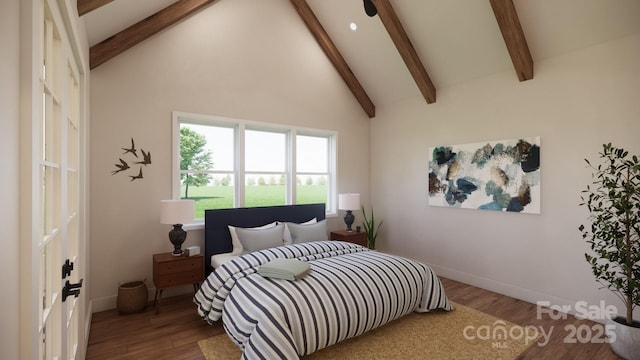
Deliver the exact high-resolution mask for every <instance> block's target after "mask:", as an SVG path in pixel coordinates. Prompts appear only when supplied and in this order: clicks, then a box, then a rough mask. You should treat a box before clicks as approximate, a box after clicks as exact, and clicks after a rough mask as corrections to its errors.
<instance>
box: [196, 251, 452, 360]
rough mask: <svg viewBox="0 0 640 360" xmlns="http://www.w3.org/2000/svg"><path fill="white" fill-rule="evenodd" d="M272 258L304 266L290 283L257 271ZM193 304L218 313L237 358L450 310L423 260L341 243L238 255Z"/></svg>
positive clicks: (304, 349)
mask: <svg viewBox="0 0 640 360" xmlns="http://www.w3.org/2000/svg"><path fill="white" fill-rule="evenodd" d="M275 258H291V259H293V258H297V259H300V260H303V261H307V262H309V264H310V266H311V270H310V271H309V273H308V274H307V275H305V276H304V277H303V278H302V279H300V280H296V281H287V280H279V279H269V278H263V277H262V276H260V275H259V274H258V273H257V269H258V267H259V266H260V265H261V264H264V263H266V262H268V261H270V260H272V259H275ZM194 302H195V303H196V304H197V305H198V313H199V314H200V316H202V317H203V318H204V319H205V320H207V321H208V322H209V323H212V322H214V321H218V320H220V319H222V321H223V324H224V328H225V330H226V331H227V334H228V335H229V337H230V338H231V339H232V340H233V341H234V342H235V343H236V344H238V346H240V347H241V348H242V349H243V356H242V358H243V359H298V358H299V356H302V355H308V354H311V353H313V352H315V351H317V350H320V349H322V348H324V347H327V346H329V345H332V344H335V343H337V342H339V341H342V340H344V339H347V338H351V337H354V336H358V335H360V334H362V333H364V332H366V331H368V330H371V329H373V328H376V327H378V326H381V325H383V324H385V323H387V322H389V321H391V320H394V319H397V318H399V317H401V316H403V315H406V314H408V313H411V312H414V311H417V312H427V311H429V310H432V309H444V310H452V309H453V307H452V306H451V304H450V303H449V300H448V299H447V296H446V294H445V293H444V289H443V287H442V284H441V283H440V280H439V279H438V277H437V276H436V275H435V273H434V272H433V271H432V270H431V268H430V267H429V266H427V265H424V264H421V263H418V262H415V261H412V260H409V259H405V258H401V257H397V256H392V255H388V254H384V253H381V252H377V251H372V250H369V249H367V248H364V247H362V246H359V245H355V244H351V243H347V242H340V241H318V242H309V243H301V244H294V245H288V246H281V247H276V248H271V249H266V250H260V251H256V252H252V253H249V254H246V255H243V256H240V257H238V258H236V259H234V260H231V261H229V262H227V263H225V264H224V265H222V266H220V267H219V268H217V269H216V271H214V272H213V273H211V275H209V277H208V278H207V279H206V281H205V283H204V284H203V285H202V287H201V288H200V290H199V291H198V292H197V293H196V295H195V297H194Z"/></svg>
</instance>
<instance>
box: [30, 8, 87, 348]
mask: <svg viewBox="0 0 640 360" xmlns="http://www.w3.org/2000/svg"><path fill="white" fill-rule="evenodd" d="M31 4H32V6H33V8H32V10H33V11H32V12H31V13H32V14H33V17H34V18H35V19H33V26H32V29H33V30H32V31H33V34H32V41H33V43H34V44H33V47H32V49H33V52H32V57H33V59H32V60H33V61H32V64H33V68H32V69H31V71H32V72H33V75H32V82H31V86H32V88H33V89H32V91H31V97H32V99H31V111H32V113H31V114H32V116H31V117H30V119H29V120H30V122H31V124H30V126H28V127H23V135H24V133H25V132H30V134H29V135H30V136H28V137H25V136H23V140H24V139H25V138H28V139H30V143H31V150H30V152H31V157H30V158H31V162H32V164H31V168H30V170H28V171H27V173H30V175H31V176H30V178H31V186H30V187H29V186H27V187H28V190H25V191H29V192H30V193H29V195H28V197H29V198H30V200H31V201H30V202H28V204H29V205H24V206H28V207H29V208H30V209H29V210H30V211H29V212H28V213H29V214H30V219H28V221H29V222H30V227H29V237H30V238H31V244H30V247H31V261H32V262H33V264H32V265H31V269H32V270H33V273H32V274H30V276H29V279H30V280H31V283H32V284H31V289H32V293H33V294H32V298H31V299H29V300H30V304H31V320H32V321H31V324H32V327H33V329H31V331H30V335H29V336H30V337H31V340H30V342H31V346H29V350H28V352H29V353H30V354H31V355H30V356H28V357H29V358H31V359H77V358H80V356H81V355H80V353H81V352H82V351H80V350H82V349H83V345H84V344H83V343H81V341H82V339H83V336H84V329H83V326H82V323H83V322H84V318H85V317H84V315H83V312H84V311H85V310H84V306H83V303H84V301H83V297H82V295H83V291H84V288H83V287H82V283H83V278H84V261H83V260H84V259H83V257H82V256H81V254H82V253H83V249H84V236H82V234H84V231H85V230H84V229H85V225H84V224H85V219H84V215H83V214H84V209H83V207H84V202H83V201H81V199H82V196H81V194H82V191H83V190H84V189H83V186H82V184H83V183H84V181H85V179H84V169H83V164H84V161H82V157H81V156H80V155H81V148H82V149H84V147H85V145H84V135H83V134H84V129H83V125H84V121H83V119H82V116H81V114H82V112H81V101H83V100H82V96H81V85H80V84H81V75H80V73H79V71H78V66H77V62H76V59H75V56H74V52H73V51H72V49H71V46H70V41H69V36H68V35H67V31H66V29H65V23H64V21H63V20H62V16H61V13H60V10H59V8H58V3H57V2H56V1H55V0H40V1H33V2H31ZM26 130H29V131H26ZM23 175H26V174H24V173H23ZM25 177H26V176H25ZM22 276H24V275H22ZM21 300H22V301H24V300H25V299H21ZM22 336H24V334H22ZM23 351H24V348H23Z"/></svg>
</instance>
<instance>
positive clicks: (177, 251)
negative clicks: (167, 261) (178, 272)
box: [169, 224, 187, 256]
mask: <svg viewBox="0 0 640 360" xmlns="http://www.w3.org/2000/svg"><path fill="white" fill-rule="evenodd" d="M186 239H187V232H186V231H184V230H183V229H182V224H175V225H173V229H172V230H171V231H169V241H171V243H172V244H173V252H172V253H171V255H173V256H182V249H181V246H182V244H183V243H184V241H185V240H186Z"/></svg>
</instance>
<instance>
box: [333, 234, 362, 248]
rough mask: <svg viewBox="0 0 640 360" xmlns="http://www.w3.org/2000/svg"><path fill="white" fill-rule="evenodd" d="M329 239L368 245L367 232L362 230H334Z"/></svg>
mask: <svg viewBox="0 0 640 360" xmlns="http://www.w3.org/2000/svg"><path fill="white" fill-rule="evenodd" d="M329 239H331V240H340V241H348V242H350V243H354V244H358V245H362V246H364V247H367V245H368V240H367V233H366V232H364V231H361V232H357V231H347V230H338V231H332V232H331V233H330V234H329Z"/></svg>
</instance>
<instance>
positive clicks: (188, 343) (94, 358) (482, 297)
mask: <svg viewBox="0 0 640 360" xmlns="http://www.w3.org/2000/svg"><path fill="white" fill-rule="evenodd" d="M442 283H443V284H444V286H445V291H446V292H447V295H448V296H449V299H451V300H452V301H454V302H456V303H459V304H462V305H466V306H468V307H471V308H474V309H476V310H479V311H482V312H484V313H487V314H490V315H493V316H496V317H499V318H501V319H504V320H508V321H511V322H513V323H516V324H519V325H523V326H525V325H533V326H536V327H538V328H540V327H542V329H543V330H544V332H545V333H549V332H551V336H550V341H549V343H548V344H546V345H545V346H538V344H533V345H532V346H530V347H529V348H528V349H527V350H526V351H525V352H524V353H523V354H522V356H521V357H520V359H580V360H582V359H599V360H607V359H619V358H618V357H617V356H616V355H615V354H614V353H613V352H612V351H611V348H610V346H609V344H602V343H580V342H579V341H577V343H575V344H567V343H565V339H574V340H575V339H578V338H583V337H584V336H583V335H584V334H585V333H592V334H594V335H595V333H596V331H593V327H594V326H596V327H597V326H599V325H598V324H595V323H593V322H590V321H586V320H577V319H576V318H575V317H573V316H571V315H569V316H568V317H567V319H561V320H552V319H551V318H550V317H549V316H547V315H545V316H542V319H537V318H536V317H537V308H536V305H535V304H530V303H527V302H524V301H520V300H516V299H513V298H510V297H507V296H504V295H499V294H496V293H494V292H491V291H487V290H483V289H479V288H476V287H473V286H470V285H466V284H462V283H459V282H456V281H453V280H449V279H444V278H443V279H442ZM191 298H192V295H182V296H177V297H173V298H167V299H163V302H162V307H161V311H160V314H158V315H156V314H155V312H154V309H153V307H152V306H151V305H150V306H148V307H147V309H146V310H145V312H143V313H140V314H133V315H118V313H117V311H116V310H111V311H105V312H101V313H96V314H93V321H92V323H91V333H90V336H89V347H88V349H87V357H86V359H87V360H100V359H110V360H124V359H132V360H133V359H136V360H139V359H154V360H155V359H175V360H196V359H198V360H203V359H204V356H203V355H202V353H201V352H200V348H199V347H198V343H197V342H198V340H201V339H206V338H208V337H211V336H214V335H218V334H222V333H224V329H223V328H222V326H221V325H214V326H210V325H207V324H206V323H205V322H204V321H203V320H201V319H200V318H199V317H198V315H197V314H196V311H195V305H194V304H193V303H192V302H191ZM487 325H490V324H487ZM581 325H583V326H582V328H581V329H583V332H582V333H581V335H580V336H576V334H573V335H572V333H571V332H569V331H567V330H566V329H565V327H575V328H577V327H579V326H581ZM587 328H588V329H589V330H587Z"/></svg>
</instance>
